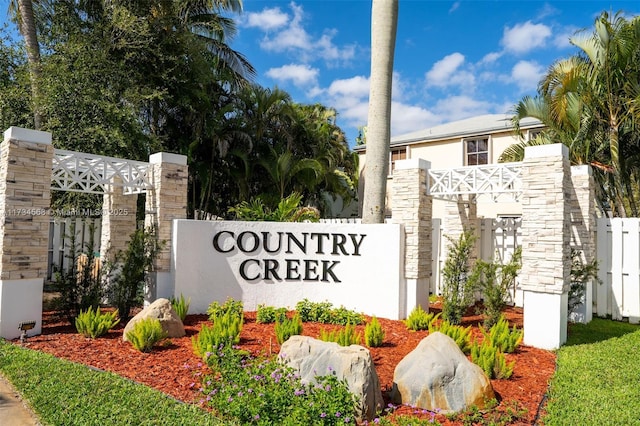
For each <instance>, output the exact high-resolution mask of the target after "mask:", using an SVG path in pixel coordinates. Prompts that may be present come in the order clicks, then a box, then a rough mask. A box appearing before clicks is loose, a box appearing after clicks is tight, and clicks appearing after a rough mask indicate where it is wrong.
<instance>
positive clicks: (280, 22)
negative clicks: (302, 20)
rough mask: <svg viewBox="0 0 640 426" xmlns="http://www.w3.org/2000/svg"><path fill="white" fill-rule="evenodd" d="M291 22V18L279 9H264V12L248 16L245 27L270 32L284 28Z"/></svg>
mask: <svg viewBox="0 0 640 426" xmlns="http://www.w3.org/2000/svg"><path fill="white" fill-rule="evenodd" d="M287 21H289V16H288V15H287V14H286V13H283V12H282V11H281V10H280V8H279V7H274V8H270V9H264V10H262V12H258V13H255V12H253V13H249V14H248V15H247V18H246V20H245V21H244V22H245V26H247V27H254V28H260V29H262V30H265V31H268V30H273V29H276V28H280V27H282V26H284V25H285V24H286V23H287Z"/></svg>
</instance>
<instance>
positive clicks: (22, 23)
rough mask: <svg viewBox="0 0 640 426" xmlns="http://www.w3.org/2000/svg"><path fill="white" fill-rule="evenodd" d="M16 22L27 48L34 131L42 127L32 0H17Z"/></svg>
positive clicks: (38, 68)
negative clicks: (17, 16) (17, 14)
mask: <svg viewBox="0 0 640 426" xmlns="http://www.w3.org/2000/svg"><path fill="white" fill-rule="evenodd" d="M18 13H19V14H20V16H19V19H18V22H19V25H18V27H19V29H20V34H22V37H23V38H24V42H25V45H26V47H27V60H28V61H29V73H30V76H31V94H32V96H33V105H34V108H33V121H34V127H35V129H36V130H40V128H41V127H42V113H41V111H40V90H39V84H40V74H41V73H40V45H39V44H38V35H37V33H36V21H35V17H34V15H33V2H32V0H18Z"/></svg>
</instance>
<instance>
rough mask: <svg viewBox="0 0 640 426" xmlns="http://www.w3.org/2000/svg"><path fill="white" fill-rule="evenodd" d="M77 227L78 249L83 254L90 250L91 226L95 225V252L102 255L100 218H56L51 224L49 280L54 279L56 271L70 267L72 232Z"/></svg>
mask: <svg viewBox="0 0 640 426" xmlns="http://www.w3.org/2000/svg"><path fill="white" fill-rule="evenodd" d="M74 225H75V237H76V248H77V249H79V250H80V251H82V252H85V253H86V252H87V251H88V250H89V247H88V245H89V241H90V240H91V237H90V236H91V226H92V225H93V247H92V249H93V252H94V254H95V255H96V256H99V255H100V233H101V228H100V225H101V220H100V218H72V217H66V218H61V217H54V218H52V219H51V222H50V224H49V247H48V249H49V251H48V268H47V279H48V280H53V279H54V271H55V270H56V269H57V270H60V269H66V268H68V266H69V250H70V248H71V238H70V237H71V234H70V232H71V230H72V229H74Z"/></svg>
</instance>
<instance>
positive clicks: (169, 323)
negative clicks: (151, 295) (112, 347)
mask: <svg viewBox="0 0 640 426" xmlns="http://www.w3.org/2000/svg"><path fill="white" fill-rule="evenodd" d="M145 318H155V319H157V320H159V321H160V325H162V329H163V330H164V331H165V332H166V333H167V337H182V336H184V335H185V334H186V333H185V331H184V324H182V321H181V320H180V317H179V316H178V314H176V311H174V310H173V307H172V306H171V301H169V299H162V298H160V299H156V300H155V301H154V302H153V303H152V304H150V305H149V306H147V307H146V308H144V309H143V310H142V311H140V312H139V313H138V314H137V315H136V316H135V317H133V318H131V320H130V321H129V322H128V323H127V325H126V326H125V327H124V332H123V335H122V340H124V341H125V342H126V341H127V333H128V332H129V331H131V330H133V326H134V325H135V324H136V323H137V322H138V321H141V320H143V319H145Z"/></svg>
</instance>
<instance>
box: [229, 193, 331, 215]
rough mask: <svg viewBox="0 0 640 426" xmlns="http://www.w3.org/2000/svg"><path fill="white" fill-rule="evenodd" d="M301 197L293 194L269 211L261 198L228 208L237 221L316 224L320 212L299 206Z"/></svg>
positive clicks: (313, 208) (312, 208) (298, 194)
mask: <svg viewBox="0 0 640 426" xmlns="http://www.w3.org/2000/svg"><path fill="white" fill-rule="evenodd" d="M301 203H302V195H301V194H300V193H297V192H294V193H292V194H290V195H289V196H288V197H286V198H282V199H281V200H280V201H279V202H278V205H277V206H276V207H275V208H274V209H271V208H270V207H269V206H266V205H265V203H264V200H262V199H261V198H254V199H252V200H251V201H249V202H247V201H243V202H241V203H239V204H237V205H236V206H234V207H231V208H229V213H233V214H234V215H235V217H236V219H238V220H248V221H264V222H318V221H319V220H320V212H319V211H318V209H316V208H315V207H307V206H301V205H300V204H301Z"/></svg>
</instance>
